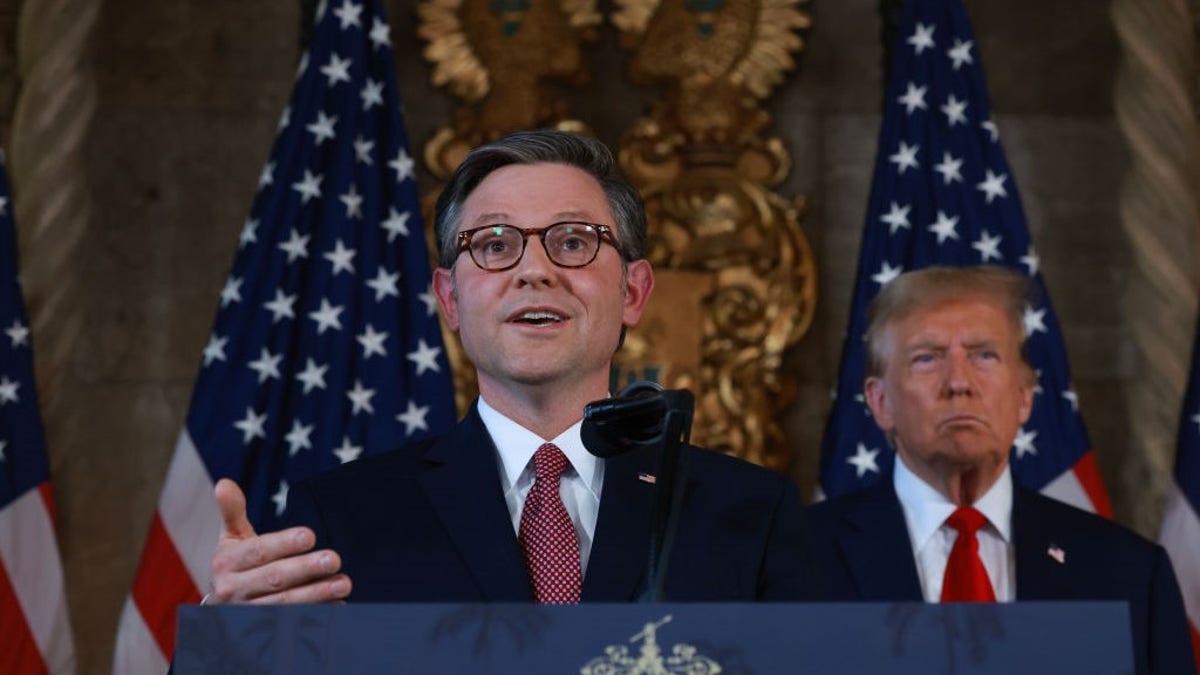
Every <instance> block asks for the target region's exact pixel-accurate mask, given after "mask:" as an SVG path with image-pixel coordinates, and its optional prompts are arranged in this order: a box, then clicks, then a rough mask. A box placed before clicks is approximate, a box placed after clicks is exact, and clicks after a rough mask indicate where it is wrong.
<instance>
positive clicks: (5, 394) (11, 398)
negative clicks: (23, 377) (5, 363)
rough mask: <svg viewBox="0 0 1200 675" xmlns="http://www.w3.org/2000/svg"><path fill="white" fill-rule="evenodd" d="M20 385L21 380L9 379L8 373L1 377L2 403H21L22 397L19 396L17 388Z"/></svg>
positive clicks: (0, 402) (0, 391)
mask: <svg viewBox="0 0 1200 675" xmlns="http://www.w3.org/2000/svg"><path fill="white" fill-rule="evenodd" d="M20 386H21V383H20V382H18V381H15V380H10V379H8V376H7V375H5V376H2V377H0V405H4V404H5V403H20V402H21V397H20V396H17V389H18V388H19V387H20Z"/></svg>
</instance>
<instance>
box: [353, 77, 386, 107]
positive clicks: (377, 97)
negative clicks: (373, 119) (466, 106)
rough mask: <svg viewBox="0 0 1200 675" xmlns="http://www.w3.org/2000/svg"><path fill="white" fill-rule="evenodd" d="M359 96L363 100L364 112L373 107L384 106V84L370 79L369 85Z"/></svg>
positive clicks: (365, 86)
mask: <svg viewBox="0 0 1200 675" xmlns="http://www.w3.org/2000/svg"><path fill="white" fill-rule="evenodd" d="M358 95H359V97H361V98H362V102H363V110H370V109H371V107H372V106H377V105H383V83H382V82H376V81H375V80H372V79H371V78H369V77H368V78H367V83H366V84H365V85H364V86H363V88H362V91H360V92H359V93H358Z"/></svg>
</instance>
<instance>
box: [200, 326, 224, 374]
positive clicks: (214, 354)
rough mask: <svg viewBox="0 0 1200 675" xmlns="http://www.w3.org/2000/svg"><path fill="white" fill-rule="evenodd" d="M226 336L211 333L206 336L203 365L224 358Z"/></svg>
mask: <svg viewBox="0 0 1200 675" xmlns="http://www.w3.org/2000/svg"><path fill="white" fill-rule="evenodd" d="M228 342H229V338H228V337H221V336H219V335H217V334H216V333H213V334H212V335H210V336H209V338H208V344H207V345H205V346H204V365H206V366H207V365H209V364H211V363H212V362H213V361H224V360H225V345H226V344H228Z"/></svg>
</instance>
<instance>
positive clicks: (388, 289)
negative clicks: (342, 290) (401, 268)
mask: <svg viewBox="0 0 1200 675" xmlns="http://www.w3.org/2000/svg"><path fill="white" fill-rule="evenodd" d="M399 281H400V273H399V272H395V273H393V274H388V273H387V270H385V269H383V268H382V267H380V268H379V271H378V272H377V273H376V274H375V278H374V279H371V280H370V281H368V282H367V286H369V287H371V288H372V289H374V290H375V302H379V301H380V300H383V299H384V298H386V297H387V296H389V295H394V296H396V297H397V298H398V297H400V289H399V288H397V286H396V284H397V283H398V282H399Z"/></svg>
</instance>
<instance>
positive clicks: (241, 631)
mask: <svg viewBox="0 0 1200 675" xmlns="http://www.w3.org/2000/svg"><path fill="white" fill-rule="evenodd" d="M177 645H178V646H177V650H176V654H175V672H176V673H180V674H181V675H182V674H191V673H222V674H226V673H263V674H273V673H280V674H282V673H288V674H293V673H294V674H306V673H314V674H316V673H322V674H323V673H339V674H341V673H372V674H374V673H439V674H440V673H498V674H500V673H546V674H550V673H554V674H555V675H562V674H563V673H581V674H582V675H618V674H622V675H625V674H628V675H634V674H638V673H689V674H692V675H707V674H710V673H718V672H719V673H729V674H734V673H747V674H748V673H755V674H756V675H763V674H770V673H822V674H823V673H855V674H859V673H889V674H891V673H920V674H921V675H930V674H936V673H948V674H950V673H952V674H954V675H967V674H975V673H997V674H999V673H1004V674H1008V673H1022V674H1025V675H1033V674H1037V673H1047V674H1049V673H1114V674H1116V673H1122V674H1125V673H1132V672H1133V666H1132V663H1133V659H1132V651H1131V640H1130V635H1129V613H1128V609H1127V607H1126V606H1125V604H1124V603H1119V602H1036V603H1010V604H983V603H980V604H944V605H936V604H921V603H838V604H783V603H780V604H766V603H763V604H715V603H662V604H590V605H576V606H547V605H533V604H471V605H449V604H445V605H427V604H404V605H383V604H362V605H298V606H271V607H268V606H249V605H239V606H217V607H200V606H194V605H193V606H184V607H181V608H180V611H179V639H178V642H177Z"/></svg>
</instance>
